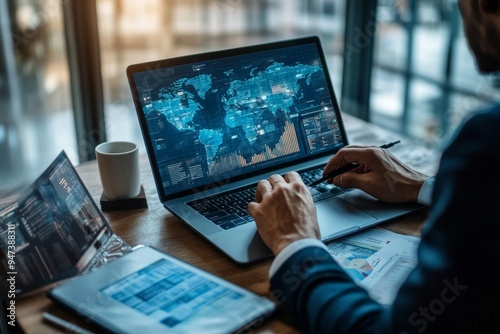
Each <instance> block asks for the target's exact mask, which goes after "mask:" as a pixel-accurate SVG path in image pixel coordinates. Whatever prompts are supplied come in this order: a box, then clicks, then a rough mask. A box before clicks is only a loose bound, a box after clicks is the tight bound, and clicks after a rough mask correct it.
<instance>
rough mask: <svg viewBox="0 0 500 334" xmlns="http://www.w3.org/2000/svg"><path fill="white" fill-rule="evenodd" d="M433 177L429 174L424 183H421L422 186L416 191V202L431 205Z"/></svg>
mask: <svg viewBox="0 0 500 334" xmlns="http://www.w3.org/2000/svg"><path fill="white" fill-rule="evenodd" d="M435 179H436V178H435V177H434V176H431V177H429V178H428V179H427V180H425V182H424V184H422V188H420V192H419V193H418V198H417V202H418V203H419V204H423V205H431V201H432V190H433V189H434V181H435Z"/></svg>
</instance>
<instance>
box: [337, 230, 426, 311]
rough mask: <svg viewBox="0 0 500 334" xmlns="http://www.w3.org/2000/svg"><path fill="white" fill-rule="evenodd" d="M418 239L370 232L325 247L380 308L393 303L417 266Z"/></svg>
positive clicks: (383, 231)
mask: <svg viewBox="0 0 500 334" xmlns="http://www.w3.org/2000/svg"><path fill="white" fill-rule="evenodd" d="M419 243H420V238H417V237H413V236H408V235H402V234H398V233H394V232H391V231H388V230H386V229H383V228H372V229H368V230H365V231H361V232H359V233H356V234H353V235H350V236H348V237H345V238H341V239H337V240H335V241H332V242H330V243H328V244H327V247H328V249H329V250H330V253H331V254H332V256H333V258H334V259H335V260H336V261H337V262H338V263H339V265H340V266H341V267H342V268H343V269H344V270H345V271H346V272H347V274H348V275H349V276H351V277H352V278H353V279H354V281H355V282H356V283H358V284H359V285H360V286H362V287H364V288H365V289H366V290H367V291H368V293H369V294H370V296H371V297H372V298H373V299H374V300H376V301H378V302H379V303H381V304H385V305H389V304H391V303H392V302H393V301H394V298H395V297H396V294H397V292H398V290H399V287H400V286H401V284H403V282H404V281H405V279H406V277H407V276H408V274H409V273H410V271H411V270H412V269H413V268H415V266H416V265H417V262H418V261H417V248H418V244H419Z"/></svg>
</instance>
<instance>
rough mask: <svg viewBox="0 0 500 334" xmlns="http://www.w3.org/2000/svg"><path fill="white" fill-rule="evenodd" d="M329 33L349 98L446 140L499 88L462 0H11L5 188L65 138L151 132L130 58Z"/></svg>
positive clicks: (4, 56)
mask: <svg viewBox="0 0 500 334" xmlns="http://www.w3.org/2000/svg"><path fill="white" fill-rule="evenodd" d="M306 35H318V36H320V38H321V40H322V43H323V47H324V51H325V54H326V57H327V62H328V69H329V72H330V75H331V78H332V80H333V86H334V89H335V91H336V95H337V99H338V100H339V102H340V103H341V108H342V111H343V112H345V113H349V114H352V115H354V116H357V117H360V118H362V119H364V120H367V121H369V122H372V123H375V124H378V125H380V126H383V127H385V128H387V129H390V130H393V131H396V132H399V133H401V134H402V135H406V136H409V137H411V138H414V139H415V140H417V141H420V142H421V143H422V144H424V145H426V146H429V147H434V148H436V149H438V150H439V149H441V148H442V146H443V145H444V144H445V143H446V140H447V138H448V137H449V135H450V134H451V133H452V131H453V130H454V129H455V128H456V126H457V125H458V124H459V123H460V121H461V120H462V119H463V118H464V117H465V116H467V115H468V114H469V113H471V112H474V111H475V110H477V109H479V108H481V107H482V106H485V105H488V104H490V103H492V102H495V101H500V77H498V76H481V75H480V74H478V72H477V70H476V67H475V62H474V61H473V59H472V56H471V54H470V51H469V49H468V47H467V44H466V41H465V39H464V35H463V32H462V22H461V19H460V13H459V10H458V5H457V2H456V0H432V1H431V0H378V1H377V0H309V1H308V0H282V1H278V0H141V1H134V0H85V1H76V0H0V194H2V193H7V192H10V191H12V190H14V189H17V188H19V187H20V185H22V184H23V183H26V182H30V181H32V180H33V179H34V178H35V177H36V176H38V174H39V173H40V172H41V171H42V170H44V169H45V168H46V167H47V166H48V164H50V162H51V161H52V160H53V159H54V158H55V157H56V155H57V154H58V153H59V152H60V151H61V150H62V149H64V150H65V151H66V153H67V154H68V155H69V157H70V159H71V160H72V162H73V163H74V164H75V165H76V164H79V163H82V162H84V161H86V160H90V159H94V153H93V148H94V147H95V145H96V144H97V143H99V142H102V141H104V140H132V141H135V142H137V143H140V144H141V145H143V143H142V137H141V134H140V129H139V126H138V122H137V117H136V115H135V110H134V107H133V103H132V98H131V94H130V91H129V88H128V83H127V79H126V75H125V69H126V67H127V66H128V65H130V64H132V63H137V62H144V61H148V60H155V59H160V58H168V57H175V56H181V55H186V54H191V53H198V52H205V51H210V50H217V49H224V48H231V47H238V46H243V45H248V44H253V43H261V42H268V41H273V40H279V39H288V38H295V37H300V36H306Z"/></svg>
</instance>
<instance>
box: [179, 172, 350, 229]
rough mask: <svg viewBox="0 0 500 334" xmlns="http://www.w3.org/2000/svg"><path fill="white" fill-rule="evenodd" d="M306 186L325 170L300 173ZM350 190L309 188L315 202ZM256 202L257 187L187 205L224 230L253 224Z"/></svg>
mask: <svg viewBox="0 0 500 334" xmlns="http://www.w3.org/2000/svg"><path fill="white" fill-rule="evenodd" d="M299 174H300V176H301V177H302V180H304V183H305V184H309V183H311V182H313V181H315V180H317V179H319V178H320V177H322V176H323V168H322V167H319V168H315V169H311V170H307V171H304V172H301V173H299ZM347 190H348V189H343V188H339V187H336V186H334V185H331V184H327V183H321V184H318V185H317V186H315V187H313V188H309V191H310V192H311V195H312V197H313V201H314V202H318V201H321V200H325V199H328V198H331V197H335V196H338V195H340V194H343V193H344V192H346V191H347ZM253 200H255V186H251V187H248V188H245V189H243V190H242V189H238V191H236V192H231V193H227V194H220V195H217V196H215V197H205V198H201V199H197V200H194V201H191V202H188V203H186V204H187V205H188V206H190V207H191V208H192V209H194V210H196V211H197V212H198V213H199V214H201V215H202V216H204V217H205V218H207V219H208V220H210V221H211V222H212V223H214V224H216V225H218V226H219V227H220V228H222V229H224V230H228V229H231V228H234V227H237V226H241V225H244V224H246V223H249V222H252V221H253V218H252V216H250V214H249V213H248V211H247V205H248V203H250V202H251V201H253Z"/></svg>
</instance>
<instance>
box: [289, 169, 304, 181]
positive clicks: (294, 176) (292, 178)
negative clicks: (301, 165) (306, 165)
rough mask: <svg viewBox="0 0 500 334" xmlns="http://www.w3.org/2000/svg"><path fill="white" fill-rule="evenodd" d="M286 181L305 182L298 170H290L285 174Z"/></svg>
mask: <svg viewBox="0 0 500 334" xmlns="http://www.w3.org/2000/svg"><path fill="white" fill-rule="evenodd" d="M285 181H287V182H289V183H290V182H304V181H302V178H301V177H300V175H299V173H297V172H288V173H286V174H285Z"/></svg>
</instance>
